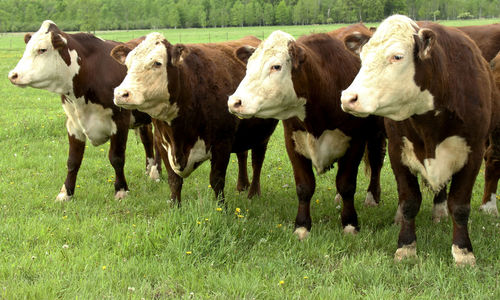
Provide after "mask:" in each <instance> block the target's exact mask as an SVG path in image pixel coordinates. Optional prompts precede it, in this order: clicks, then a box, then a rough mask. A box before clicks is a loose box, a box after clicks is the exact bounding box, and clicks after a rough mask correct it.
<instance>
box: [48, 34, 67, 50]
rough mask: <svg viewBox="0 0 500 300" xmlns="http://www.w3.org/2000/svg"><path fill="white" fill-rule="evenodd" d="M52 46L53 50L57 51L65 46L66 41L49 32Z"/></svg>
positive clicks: (58, 35)
mask: <svg viewBox="0 0 500 300" xmlns="http://www.w3.org/2000/svg"><path fill="white" fill-rule="evenodd" d="M50 35H51V39H52V46H54V49H56V50H59V49H62V48H64V47H65V46H66V39H65V38H63V37H62V36H61V35H60V34H59V33H55V32H51V33H50Z"/></svg>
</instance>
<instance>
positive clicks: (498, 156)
mask: <svg viewBox="0 0 500 300" xmlns="http://www.w3.org/2000/svg"><path fill="white" fill-rule="evenodd" d="M497 139H500V137H497ZM498 142H500V141H498ZM485 165H486V167H485V171H484V193H483V201H482V204H481V206H480V207H479V209H480V210H481V211H483V212H485V213H488V214H492V215H495V216H498V208H497V196H496V193H497V186H498V180H499V179H500V147H498V146H497V145H495V144H494V141H493V142H491V141H490V145H489V146H488V150H486V155H485Z"/></svg>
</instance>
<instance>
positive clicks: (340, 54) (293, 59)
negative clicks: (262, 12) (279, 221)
mask: <svg viewBox="0 0 500 300" xmlns="http://www.w3.org/2000/svg"><path fill="white" fill-rule="evenodd" d="M237 53H238V55H239V57H240V59H242V60H243V61H247V71H246V75H245V78H244V79H243V81H242V82H241V83H240V85H239V86H238V89H237V90H236V91H235V92H234V94H233V95H231V96H230V97H229V100H228V107H229V111H230V112H231V113H233V114H235V115H237V116H239V117H242V118H251V117H260V118H274V119H280V120H283V127H284V130H285V145H286V149H287V152H288V156H289V158H290V161H291V163H292V167H293V172H294V177H295V184H296V191H297V196H298V199H299V206H298V212H297V217H296V219H295V231H294V233H295V234H296V235H297V236H298V238H299V239H301V240H302V239H304V238H305V237H307V235H308V234H309V232H310V230H311V223H312V221H311V216H310V201H311V197H312V195H313V194H314V190H315V177H314V172H313V167H314V168H315V169H316V171H317V173H318V174H322V173H324V172H326V171H327V170H328V169H330V168H331V167H332V166H333V164H334V163H335V162H337V164H338V172H337V177H336V186H337V192H338V193H339V195H340V196H341V198H342V201H343V207H342V218H341V222H342V226H343V228H344V232H346V233H356V232H358V230H359V224H358V218H357V214H356V210H355V208H354V193H355V191H356V177H357V173H358V167H359V164H360V162H361V159H362V157H363V153H364V152H365V147H366V145H367V143H368V144H369V142H370V140H373V141H374V142H373V143H372V146H373V145H378V146H377V147H372V149H369V155H368V156H369V159H370V167H371V174H372V177H371V182H370V186H369V188H368V193H367V197H366V201H365V203H367V204H370V205H373V204H376V203H378V202H379V199H380V169H381V166H382V162H383V158H384V153H385V136H384V132H383V122H382V119H381V118H378V117H371V118H368V119H361V118H356V117H353V116H352V115H350V114H347V113H345V112H343V111H342V110H341V109H340V93H341V91H342V90H343V89H345V88H346V87H347V86H348V85H349V84H350V83H351V81H352V80H353V79H354V77H355V75H356V73H357V71H358V70H359V66H360V62H359V59H358V58H357V57H356V56H354V55H352V54H351V53H349V51H347V50H346V49H345V48H344V45H343V43H342V42H341V41H340V40H339V39H337V38H335V37H334V35H333V34H327V33H322V34H312V35H309V36H303V37H300V38H299V39H297V40H295V38H293V37H292V36H291V35H289V34H287V33H284V32H282V31H275V32H273V33H272V34H271V35H270V36H269V37H268V38H267V39H266V40H265V41H263V42H262V43H261V44H260V45H259V47H258V48H257V49H254V48H251V47H242V48H240V49H238V52H237Z"/></svg>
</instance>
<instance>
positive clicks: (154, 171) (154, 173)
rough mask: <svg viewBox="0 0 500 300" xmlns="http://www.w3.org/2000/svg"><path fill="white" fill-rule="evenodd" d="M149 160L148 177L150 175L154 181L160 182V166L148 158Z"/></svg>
mask: <svg viewBox="0 0 500 300" xmlns="http://www.w3.org/2000/svg"><path fill="white" fill-rule="evenodd" d="M147 160H148V165H147V166H146V175H148V176H149V178H151V179H152V180H154V181H156V182H159V181H160V173H159V172H158V165H157V164H156V162H155V159H154V158H152V157H148V158H147Z"/></svg>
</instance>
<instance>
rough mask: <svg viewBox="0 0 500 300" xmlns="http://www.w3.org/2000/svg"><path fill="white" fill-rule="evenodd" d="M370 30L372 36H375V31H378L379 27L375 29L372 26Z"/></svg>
mask: <svg viewBox="0 0 500 300" xmlns="http://www.w3.org/2000/svg"><path fill="white" fill-rule="evenodd" d="M368 30H370V32H371V33H372V34H374V33H375V31H377V27H373V26H372V27H370V28H369V29H368Z"/></svg>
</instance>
